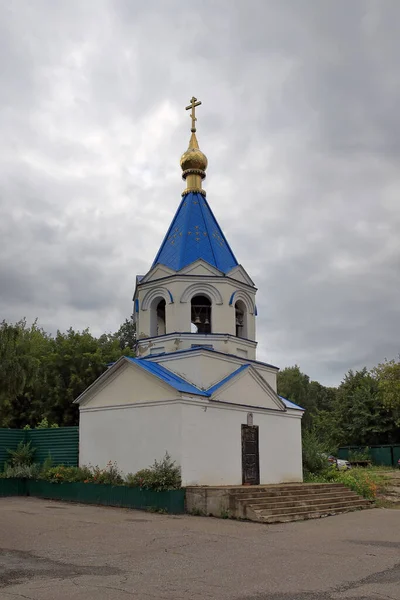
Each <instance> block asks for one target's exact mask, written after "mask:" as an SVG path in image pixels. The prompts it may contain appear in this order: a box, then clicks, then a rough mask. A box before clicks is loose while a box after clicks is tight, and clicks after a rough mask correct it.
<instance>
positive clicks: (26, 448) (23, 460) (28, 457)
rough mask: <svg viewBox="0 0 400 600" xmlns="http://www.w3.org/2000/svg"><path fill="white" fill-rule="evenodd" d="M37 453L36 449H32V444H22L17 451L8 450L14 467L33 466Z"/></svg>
mask: <svg viewBox="0 0 400 600" xmlns="http://www.w3.org/2000/svg"><path fill="white" fill-rule="evenodd" d="M35 452H36V450H35V448H32V442H28V443H27V444H25V443H24V442H20V443H19V444H18V446H17V448H16V450H7V454H8V455H9V456H10V464H11V466H12V467H17V466H21V465H31V464H32V463H33V457H34V455H35Z"/></svg>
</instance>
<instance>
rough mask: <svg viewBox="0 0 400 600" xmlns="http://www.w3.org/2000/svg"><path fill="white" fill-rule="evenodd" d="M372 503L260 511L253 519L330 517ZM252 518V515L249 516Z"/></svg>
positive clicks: (273, 521)
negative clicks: (280, 511) (273, 511)
mask: <svg viewBox="0 0 400 600" xmlns="http://www.w3.org/2000/svg"><path fill="white" fill-rule="evenodd" d="M370 506H371V504H370V503H369V504H368V505H365V504H364V503H363V504H359V505H352V506H351V507H349V506H348V505H347V504H343V505H342V506H336V507H335V508H334V509H326V508H318V509H316V510H304V511H302V512H297V513H293V512H292V513H281V514H273V515H271V514H269V512H268V511H258V513H255V515H254V518H252V519H251V520H252V521H259V522H262V523H288V522H291V521H304V520H307V519H320V518H322V517H328V516H333V515H338V514H341V513H346V512H350V511H353V510H361V509H363V508H368V507H370ZM249 518H250V517H249Z"/></svg>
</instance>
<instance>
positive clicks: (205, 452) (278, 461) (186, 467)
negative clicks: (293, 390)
mask: <svg viewBox="0 0 400 600" xmlns="http://www.w3.org/2000/svg"><path fill="white" fill-rule="evenodd" d="M252 414H253V423H254V425H258V426H259V448H260V483H262V484H267V483H281V482H287V481H301V479H302V462H301V420H300V418H298V413H297V414H296V411H292V415H293V416H292V415H291V414H289V413H286V414H285V415H282V414H274V413H272V412H268V413H262V412H260V411H256V410H255V411H253V412H252ZM246 422H247V410H243V409H241V408H239V407H226V406H224V407H219V406H218V405H216V404H211V403H208V402H200V401H199V402H193V404H192V403H187V402H186V403H184V402H179V401H175V402H169V403H165V404H161V403H157V404H151V405H147V406H146V405H144V406H143V405H132V406H127V407H126V408H111V409H104V408H99V409H86V410H81V413H80V428H79V435H80V457H79V462H80V464H81V465H87V464H92V465H98V466H100V467H105V465H106V464H107V462H108V461H110V460H111V461H115V462H116V463H117V465H118V467H119V468H120V469H121V470H122V471H123V472H124V473H128V472H133V473H135V472H136V471H138V470H139V469H142V468H144V467H147V466H149V465H151V464H152V463H153V461H154V460H155V459H157V460H159V459H161V458H162V457H163V456H164V454H165V452H166V451H168V452H169V454H170V455H171V456H172V458H173V459H174V460H176V462H177V463H178V464H179V465H180V466H181V468H182V480H183V485H241V483H242V454H241V453H242V449H241V425H242V424H246Z"/></svg>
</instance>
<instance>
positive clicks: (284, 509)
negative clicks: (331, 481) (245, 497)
mask: <svg viewBox="0 0 400 600" xmlns="http://www.w3.org/2000/svg"><path fill="white" fill-rule="evenodd" d="M358 506H365V507H366V506H370V502H368V500H360V498H358V499H357V498H356V499H355V500H350V501H346V502H343V501H340V500H336V501H331V502H320V503H319V504H303V505H296V506H294V505H287V506H275V507H272V506H266V507H265V506H262V505H261V506H260V505H254V504H253V505H251V504H250V505H249V507H248V508H249V509H250V510H253V511H254V512H255V513H256V514H258V513H263V514H265V515H266V514H268V515H280V514H282V515H285V514H302V513H304V512H314V511H319V512H329V511H332V512H335V511H336V509H342V508H346V507H347V508H353V507H358Z"/></svg>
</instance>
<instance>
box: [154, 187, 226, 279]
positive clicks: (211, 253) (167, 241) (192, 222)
mask: <svg viewBox="0 0 400 600" xmlns="http://www.w3.org/2000/svg"><path fill="white" fill-rule="evenodd" d="M200 258H201V259H203V260H205V261H206V262H208V263H209V264H210V265H213V266H214V267H216V268H217V269H219V270H220V271H222V272H223V273H227V272H228V271H230V270H231V269H233V268H234V267H236V266H237V265H238V262H237V260H236V258H235V255H234V254H233V252H232V250H231V249H230V247H229V244H228V242H227V241H226V238H225V236H224V234H223V232H222V229H221V228H220V226H219V225H218V223H217V220H216V218H215V216H214V215H213V212H212V210H211V208H210V207H209V205H208V202H207V200H206V199H205V197H204V196H203V195H202V194H199V193H197V192H190V194H187V195H186V196H184V197H183V198H182V202H181V203H180V205H179V208H178V210H177V212H176V214H175V216H174V218H173V220H172V223H171V225H170V227H169V229H168V231H167V234H166V236H165V238H164V241H163V243H162V244H161V247H160V249H159V251H158V253H157V256H156V258H155V259H154V263H153V265H152V266H153V267H154V266H155V265H156V264H158V263H161V264H163V265H165V266H167V267H169V268H170V269H172V270H173V271H180V270H181V269H183V267H186V266H187V265H190V264H191V263H193V262H194V261H196V260H198V259H200Z"/></svg>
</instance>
